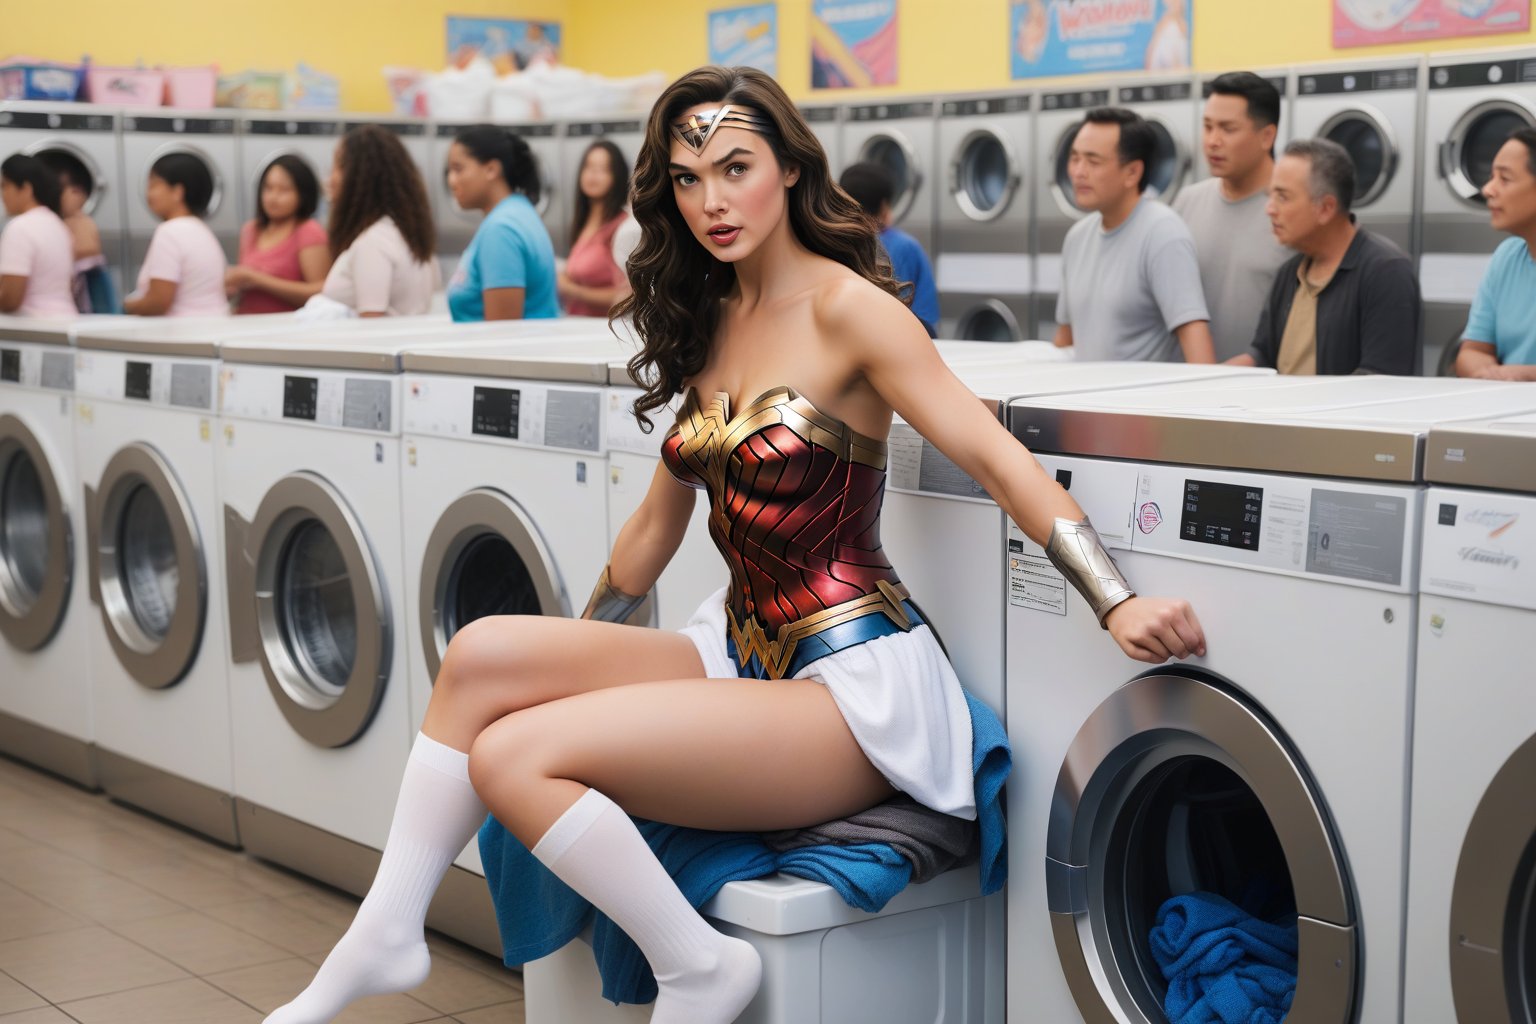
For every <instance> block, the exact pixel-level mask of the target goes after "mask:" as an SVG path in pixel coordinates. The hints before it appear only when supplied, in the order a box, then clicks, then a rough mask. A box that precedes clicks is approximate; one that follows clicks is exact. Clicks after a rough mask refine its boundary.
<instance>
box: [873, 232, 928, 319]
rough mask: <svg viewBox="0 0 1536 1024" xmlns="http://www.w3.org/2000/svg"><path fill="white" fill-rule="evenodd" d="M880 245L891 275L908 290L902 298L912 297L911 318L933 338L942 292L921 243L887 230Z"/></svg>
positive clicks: (904, 234) (908, 236)
mask: <svg viewBox="0 0 1536 1024" xmlns="http://www.w3.org/2000/svg"><path fill="white" fill-rule="evenodd" d="M880 244H882V245H884V246H885V253H886V255H887V256H889V257H890V258H891V272H892V273H893V274H894V275H895V277H896V280H898V281H900V282H901V283H902V284H903V285H905V286H906V287H903V288H902V291H901V294H902V297H903V298H905V297H906V296H908V295H911V296H912V314H913V315H914V316H916V317H917V318H918V319H919V320H921V321H922V322H923V326H924V327H926V328H927V329H928V336H929V337H930V338H931V337H934V336H936V335H937V333H938V327H939V289H938V286H937V285H936V284H935V283H934V280H933V264H932V263H929V262H928V254H927V253H926V252H924V251H923V246H922V243H920V242H919V241H918V240H917V239H915V238H913V237H912V236H911V235H909V234H907V233H906V232H905V231H902V230H901V229H900V228H886V229H885V230H884V231H881V232H880Z"/></svg>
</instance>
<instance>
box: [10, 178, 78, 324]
mask: <svg viewBox="0 0 1536 1024" xmlns="http://www.w3.org/2000/svg"><path fill="white" fill-rule="evenodd" d="M0 199H3V200H4V203H5V212H6V215H7V216H8V217H10V221H9V222H8V223H7V224H6V225H5V230H4V231H3V232H0V313H20V314H22V315H23V316H59V317H65V316H74V315H75V296H74V291H73V289H72V278H73V274H74V267H75V243H74V239H73V238H72V237H71V236H70V233H69V228H67V227H65V226H64V222H63V221H62V220H60V219H59V179H58V177H57V176H56V175H54V173H53V172H52V171H51V170H49V169H48V166H47V165H46V164H44V163H43V162H42V161H41V160H39V159H37V158H36V157H32V156H23V155H22V154H20V153H17V154H15V155H13V156H9V157H6V159H5V162H4V163H0Z"/></svg>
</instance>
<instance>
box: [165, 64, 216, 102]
mask: <svg viewBox="0 0 1536 1024" xmlns="http://www.w3.org/2000/svg"><path fill="white" fill-rule="evenodd" d="M164 71H165V105H166V106H168V107H180V108H182V109H183V110H207V109H209V108H210V107H212V106H214V95H215V94H216V93H217V92H218V85H219V69H218V67H217V66H215V65H211V64H210V65H208V66H207V67H199V68H165V69H164Z"/></svg>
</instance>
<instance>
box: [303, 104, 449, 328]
mask: <svg viewBox="0 0 1536 1024" xmlns="http://www.w3.org/2000/svg"><path fill="white" fill-rule="evenodd" d="M326 190H327V192H328V193H329V194H330V197H331V227H330V240H331V260H332V262H331V269H330V273H328V274H326V275H325V287H323V288H322V289H321V290H320V294H319V295H318V296H316V297H315V298H313V299H311V300H310V301H309V302H308V303H307V304H306V305H305V309H306V312H307V311H309V310H311V309H312V308H314V309H319V310H323V309H324V307H325V305H326V304H327V303H329V304H330V305H332V306H337V305H339V306H343V307H346V308H347V309H349V310H351V311H352V312H353V313H355V314H357V315H358V316H363V317H374V316H416V315H420V314H422V313H426V312H427V311H428V310H430V309H431V308H432V293H433V292H435V291H436V290H437V287H438V285H439V283H441V280H442V278H441V277H440V275H439V274H438V270H437V260H436V259H435V258H433V255H432V243H433V235H432V207H431V205H430V203H429V201H428V199H427V186H426V183H425V182H423V181H422V179H421V172H420V171H419V170H417V168H416V162H415V161H414V160H412V159H411V157H410V154H409V153H407V152H406V151H405V146H404V145H403V144H402V143H401V142H400V139H399V137H398V136H396V135H395V133H394V132H391V131H386V130H385V129H383V128H380V127H379V126H378V125H363V126H361V127H358V128H354V129H352V130H351V131H349V132H347V134H346V135H344V136H342V139H341V142H340V143H339V144H338V145H337V146H336V155H335V157H334V158H333V159H332V162H331V174H330V178H329V180H328V181H327V182H326ZM322 315H324V314H323V313H322Z"/></svg>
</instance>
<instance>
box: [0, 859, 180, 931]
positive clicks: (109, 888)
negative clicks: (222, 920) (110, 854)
mask: <svg viewBox="0 0 1536 1024" xmlns="http://www.w3.org/2000/svg"><path fill="white" fill-rule="evenodd" d="M0 880H3V881H5V882H8V883H9V884H11V885H13V886H15V887H16V888H18V889H21V890H22V891H24V892H27V893H30V894H31V895H33V896H36V897H37V898H38V899H41V900H43V901H44V902H46V903H51V904H53V905H54V906H56V907H60V908H62V909H64V910H68V911H70V912H72V913H75V914H79V915H80V916H81V917H86V918H89V919H91V920H93V921H97V922H100V923H102V924H117V923H120V922H123V921H134V920H137V919H139V918H143V917H161V916H164V915H166V914H171V913H175V912H176V911H178V910H185V909H186V908H185V907H184V906H183V905H182V904H180V903H176V902H174V901H172V900H170V899H167V898H166V897H164V896H161V895H159V894H157V893H154V892H151V891H150V890H149V889H147V888H145V887H144V886H141V885H138V884H137V883H135V882H131V881H129V880H128V879H126V878H123V877H121V876H119V875H116V874H113V873H112V872H110V871H108V870H105V869H103V868H99V867H96V866H95V865H94V864H87V863H86V862H85V861H83V860H80V859H79V858H77V857H72V856H69V855H68V854H66V853H63V852H62V851H59V850H54V849H39V850H33V851H27V852H26V853H22V854H18V855H7V856H5V857H4V858H0Z"/></svg>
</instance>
